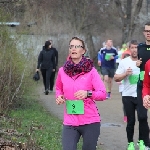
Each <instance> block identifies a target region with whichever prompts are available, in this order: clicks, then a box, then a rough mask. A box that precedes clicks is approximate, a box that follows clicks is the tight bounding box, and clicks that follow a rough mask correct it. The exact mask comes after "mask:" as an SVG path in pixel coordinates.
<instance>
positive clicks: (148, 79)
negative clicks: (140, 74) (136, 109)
mask: <svg viewBox="0 0 150 150" xmlns="http://www.w3.org/2000/svg"><path fill="white" fill-rule="evenodd" d="M142 95H143V105H144V107H145V108H147V109H148V108H150V59H149V60H148V61H147V62H146V64H145V75H144V80H143V90H142Z"/></svg>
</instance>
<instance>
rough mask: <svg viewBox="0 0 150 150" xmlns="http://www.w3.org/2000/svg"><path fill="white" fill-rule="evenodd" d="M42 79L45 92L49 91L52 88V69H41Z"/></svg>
mask: <svg viewBox="0 0 150 150" xmlns="http://www.w3.org/2000/svg"><path fill="white" fill-rule="evenodd" d="M41 73H42V77H43V84H44V87H45V90H49V86H50V76H51V74H52V68H49V69H41Z"/></svg>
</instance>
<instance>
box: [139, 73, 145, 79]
mask: <svg viewBox="0 0 150 150" xmlns="http://www.w3.org/2000/svg"><path fill="white" fill-rule="evenodd" d="M144 74H145V71H141V72H140V80H142V81H143V80H144Z"/></svg>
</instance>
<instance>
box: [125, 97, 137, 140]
mask: <svg viewBox="0 0 150 150" xmlns="http://www.w3.org/2000/svg"><path fill="white" fill-rule="evenodd" d="M122 99H123V104H124V107H125V110H126V115H127V119H128V121H127V127H126V132H127V139H128V142H133V135H134V125H135V110H136V107H137V98H136V97H131V96H123V97H122Z"/></svg>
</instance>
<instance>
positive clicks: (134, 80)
mask: <svg viewBox="0 0 150 150" xmlns="http://www.w3.org/2000/svg"><path fill="white" fill-rule="evenodd" d="M138 79H139V75H130V76H129V82H130V84H137V82H138Z"/></svg>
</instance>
